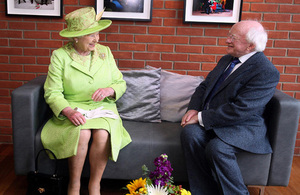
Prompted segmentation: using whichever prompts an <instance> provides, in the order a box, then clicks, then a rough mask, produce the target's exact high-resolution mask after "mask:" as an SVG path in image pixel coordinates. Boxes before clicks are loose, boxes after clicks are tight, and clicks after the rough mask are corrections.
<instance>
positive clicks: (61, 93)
mask: <svg viewBox="0 0 300 195" xmlns="http://www.w3.org/2000/svg"><path fill="white" fill-rule="evenodd" d="M106 87H111V88H113V89H114V91H115V94H116V95H115V99H112V98H108V97H107V98H105V99H104V100H102V101H100V102H95V101H93V100H92V94H93V93H94V92H95V91H96V90H97V89H99V88H106ZM44 89H45V100H46V102H47V103H48V104H49V106H50V108H51V109H52V111H53V117H52V118H51V119H49V121H48V122H47V123H46V124H45V126H44V127H43V129H42V133H41V140H42V143H43V146H44V148H47V149H50V150H52V151H53V152H54V154H55V155H56V156H57V158H58V159H62V158H68V157H71V156H74V155H76V153H77V146H78V141H79V134H80V130H81V129H105V130H107V131H108V132H109V134H110V143H111V157H110V158H111V160H113V161H116V160H117V158H118V154H119V151H120V150H121V149H122V148H123V147H125V146H126V145H127V144H129V143H130V142H131V138H130V135H129V134H128V132H127V131H126V129H125V128H124V127H123V124H122V120H121V118H120V116H119V114H118V111H117V107H116V103H115V102H116V101H117V100H118V99H119V98H120V97H121V96H122V95H123V93H124V92H125V90H126V82H125V81H124V80H123V75H122V73H121V72H120V71H119V69H118V68H117V66H116V63H115V60H114V58H113V55H112V53H111V51H110V49H109V48H108V47H106V46H103V45H100V44H97V45H96V47H95V50H94V51H93V52H91V54H90V55H89V56H86V57H85V56H80V55H79V54H78V53H77V52H76V50H75V49H74V48H73V46H72V43H71V42H70V43H68V44H67V45H65V46H63V47H62V48H59V49H57V50H55V51H54V52H53V54H52V57H51V63H50V66H49V71H48V75H47V79H46V82H45V85H44ZM68 106H69V107H71V108H73V109H74V108H76V107H78V108H81V109H84V110H93V109H96V108H99V107H101V106H103V110H111V111H113V112H114V113H115V114H116V115H118V118H117V119H112V118H106V117H102V118H95V119H87V120H86V123H85V124H84V125H80V126H75V125H74V124H73V123H72V122H71V121H69V119H68V118H67V117H65V116H63V115H61V111H62V110H63V109H64V108H66V107H68Z"/></svg>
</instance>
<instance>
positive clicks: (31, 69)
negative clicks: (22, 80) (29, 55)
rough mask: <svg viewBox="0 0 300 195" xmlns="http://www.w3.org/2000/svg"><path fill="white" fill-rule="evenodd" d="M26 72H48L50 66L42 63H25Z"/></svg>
mask: <svg viewBox="0 0 300 195" xmlns="http://www.w3.org/2000/svg"><path fill="white" fill-rule="evenodd" d="M24 72H33V73H38V72H39V73H47V72H48V66H41V65H25V66H24Z"/></svg>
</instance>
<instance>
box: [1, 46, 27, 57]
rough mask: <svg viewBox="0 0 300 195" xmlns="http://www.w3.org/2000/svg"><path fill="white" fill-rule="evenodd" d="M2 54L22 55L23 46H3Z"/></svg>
mask: <svg viewBox="0 0 300 195" xmlns="http://www.w3.org/2000/svg"><path fill="white" fill-rule="evenodd" d="M0 54H1V55H22V48H13V47H9V48H1V50H0Z"/></svg>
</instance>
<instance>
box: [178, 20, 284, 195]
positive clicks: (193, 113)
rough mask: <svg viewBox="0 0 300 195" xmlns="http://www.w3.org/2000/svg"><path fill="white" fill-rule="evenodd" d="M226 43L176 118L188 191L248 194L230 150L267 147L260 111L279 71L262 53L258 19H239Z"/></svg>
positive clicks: (195, 193)
mask: <svg viewBox="0 0 300 195" xmlns="http://www.w3.org/2000/svg"><path fill="white" fill-rule="evenodd" d="M226 43H227V53H228V54H227V55H225V56H223V57H222V58H221V59H220V60H219V62H218V64H217V66H216V67H215V68H214V69H213V70H212V71H211V72H210V73H209V74H208V76H207V78H206V79H205V81H203V82H202V83H201V84H200V85H199V86H198V87H197V89H196V90H195V92H194V94H193V95H192V97H191V101H190V103H189V107H188V111H187V113H186V114H185V115H184V116H183V118H182V122H181V125H182V126H183V127H184V130H183V132H182V134H181V142H182V146H183V151H184V154H185V157H186V164H187V171H188V178H189V183H190V189H191V192H192V194H193V195H202V194H203V195H217V194H228V195H240V194H249V192H248V190H247V187H246V186H245V184H244V182H243V178H242V175H241V172H240V169H239V167H238V164H237V161H236V156H235V154H236V153H239V152H241V151H248V152H252V153H257V154H265V153H271V152H272V149H271V146H270V143H269V141H268V138H267V135H266V131H267V129H266V125H265V123H264V119H263V116H262V115H263V112H264V108H265V105H266V104H267V103H268V102H269V100H270V99H271V97H272V96H273V94H274V91H275V88H276V86H277V84H278V81H279V72H278V70H277V69H276V68H275V67H274V65H273V64H272V63H271V62H270V61H269V60H268V59H267V57H266V56H265V55H264V54H263V53H262V51H264V49H265V46H266V43H267V33H266V32H265V30H264V28H263V26H262V25H261V24H260V23H259V22H256V21H241V22H238V23H236V24H235V25H233V26H232V28H231V29H230V31H229V34H228V37H227V40H226ZM232 61H233V63H232Z"/></svg>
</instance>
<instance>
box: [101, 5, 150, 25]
mask: <svg viewBox="0 0 300 195" xmlns="http://www.w3.org/2000/svg"><path fill="white" fill-rule="evenodd" d="M152 4H153V0H135V1H133V0H129V1H128V0H113V1H111V0H96V12H97V14H98V13H99V12H100V11H102V10H103V9H105V11H104V13H103V16H102V18H105V19H111V20H131V21H152Z"/></svg>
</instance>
